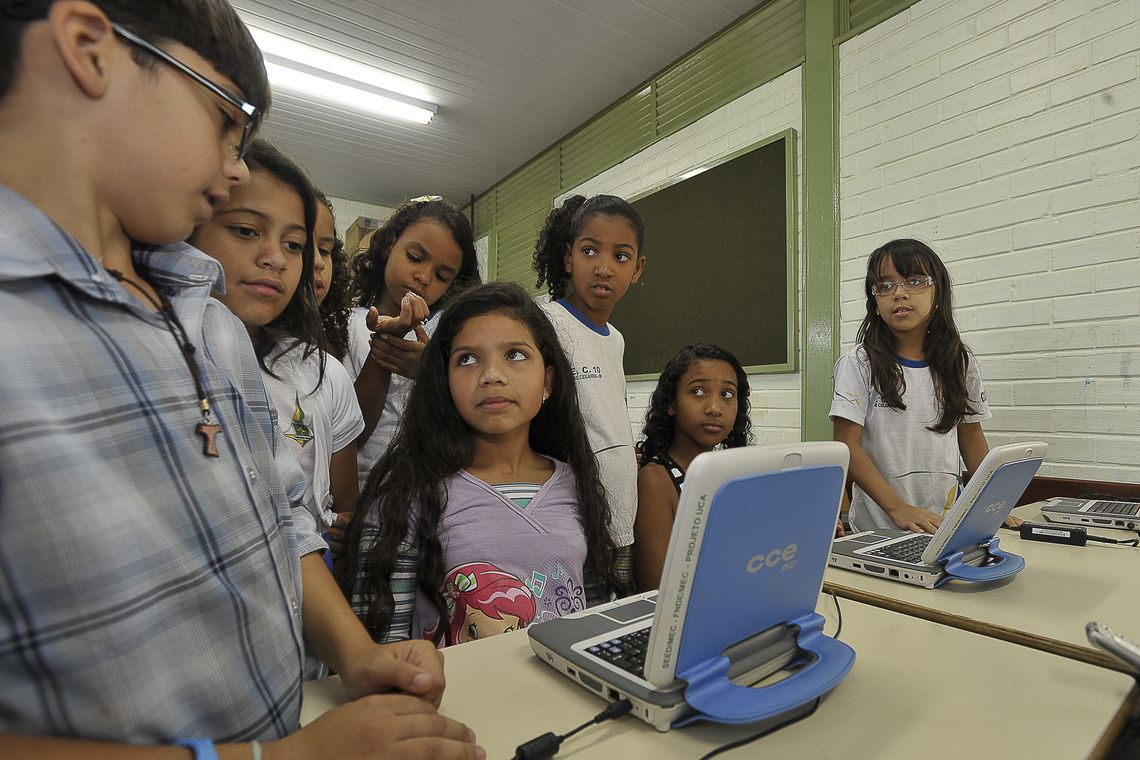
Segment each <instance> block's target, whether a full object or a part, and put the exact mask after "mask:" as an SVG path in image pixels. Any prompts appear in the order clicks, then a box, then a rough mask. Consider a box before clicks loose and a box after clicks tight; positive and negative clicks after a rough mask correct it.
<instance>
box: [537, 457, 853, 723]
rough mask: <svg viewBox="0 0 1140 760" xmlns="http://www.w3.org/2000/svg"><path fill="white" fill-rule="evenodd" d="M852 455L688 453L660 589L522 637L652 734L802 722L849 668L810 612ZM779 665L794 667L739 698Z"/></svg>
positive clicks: (843, 652)
mask: <svg viewBox="0 0 1140 760" xmlns="http://www.w3.org/2000/svg"><path fill="white" fill-rule="evenodd" d="M848 458H849V453H848V451H847V447H846V446H844V445H843V444H841V443H835V442H830V441H829V442H817V443H800V444H794V445H788V446H763V447H761V446H752V447H745V448H739V449H731V450H727V451H716V452H710V453H706V454H701V455H699V456H697V457H696V458H695V459H694V460H693V462H692V464H691V465H690V467H689V470H688V472H687V473H686V477H685V485H684V488H683V489H682V491H681V499H680V503H679V504H678V507H677V515H676V518H675V519H674V522H673V532H672V534H671V537H670V541H669V548H668V552H667V554H666V559H665V567H664V571H663V573H662V578H661V588H660V591H659V592H658V591H653V592H648V593H644V594H639V595H636V596H632V597H629V598H627V599H621V600H618V601H616V602H612V603H610V604H606V605H601V606H598V607H594V608H591V609H588V610H585V611H583V612H579V613H575V614H574V615H570V616H566V617H563V618H559V619H557V620H551V621H548V622H544V623H540V624H537V625H532V626H529V627H528V628H527V631H528V634H529V637H530V643H531V648H532V649H533V650H534V652H535V654H537V655H538V656H539V657H540V658H541V659H542V660H543V661H545V662H547V663H549V664H550V665H552V666H554V667H555V668H556V669H557V670H558V671H560V672H561V673H563V674H564V675H566V676H568V677H570V678H571V679H573V680H574V681H576V682H578V683H580V684H582V685H583V686H585V687H586V688H588V689H590V690H591V691H594V692H596V693H598V694H600V695H602V696H604V697H606V698H608V699H610V700H618V699H623V698H628V699H629V700H630V701H631V702H632V703H633V711H632V712H633V714H634V715H637V716H638V717H640V718H641V719H642V720H645V721H646V722H648V723H651V724H652V725H654V726H655V727H657V728H658V729H659V730H662V731H664V730H666V729H668V728H669V727H670V726H672V725H678V724H679V723H684V722H687V721H688V720H695V719H698V718H708V719H711V720H717V721H721V722H734V723H751V722H760V721H766V720H767V721H771V722H773V723H775V722H781V721H783V720H786V719H787V718H789V717H791V716H792V715H793V714H795V712H796V711H799V712H803V711H806V709H807V708H808V707H810V703H811V701H812V700H814V699H815V698H816V697H818V696H821V695H822V694H824V693H826V692H827V691H830V689H832V688H834V687H835V685H836V684H838V683H839V681H841V680H842V679H843V677H844V676H845V675H846V674H847V672H848V671H849V670H850V668H851V665H852V663H853V662H854V652H852V651H851V649H850V647H847V646H846V645H845V644H842V643H840V642H837V641H835V640H833V639H831V638H828V637H826V636H823V635H822V623H823V619H822V617H820V616H819V615H817V614H815V604H816V600H817V598H818V596H819V592H820V589H821V587H822V585H823V572H824V569H825V568H826V565H827V558H828V549H829V546H830V544H831V539H832V536H833V535H834V532H835V522H836V519H837V518H838V514H839V506H840V501H841V496H842V491H843V484H844V482H845V480H846V475H847V463H848ZM786 666H802V667H801V668H800V669H799V670H796V671H795V672H792V673H791V674H790V675H788V677H786V678H784V679H783V680H781V681H780V682H779V683H775V684H772V685H766V686H760V687H757V688H748V686H749V685H751V684H754V683H756V682H758V681H760V680H762V679H764V678H766V677H767V676H769V675H772V674H773V673H775V672H776V671H780V670H783V669H785V667H786ZM782 675H783V674H782ZM800 708H803V709H800Z"/></svg>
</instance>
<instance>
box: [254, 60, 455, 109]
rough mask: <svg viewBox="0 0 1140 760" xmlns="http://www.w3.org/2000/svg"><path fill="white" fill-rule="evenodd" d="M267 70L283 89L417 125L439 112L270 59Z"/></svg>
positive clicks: (270, 78) (267, 62)
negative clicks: (272, 61)
mask: <svg viewBox="0 0 1140 760" xmlns="http://www.w3.org/2000/svg"><path fill="white" fill-rule="evenodd" d="M265 72H266V73H267V74H268V75H269V81H270V82H272V83H273V84H274V85H276V86H279V87H281V88H283V89H286V90H292V91H293V92H299V93H301V94H302V95H311V96H312V97H314V98H321V99H323V100H333V101H336V102H338V103H344V104H346V105H348V106H351V107H353V108H357V109H360V110H361V111H367V112H369V113H376V114H380V115H381V116H395V117H397V118H400V119H405V120H407V121H414V122H416V123H417V124H428V123H430V122H431V119H432V117H433V116H435V112H434V111H431V110H429V109H427V108H421V107H419V106H414V105H412V104H410V103H405V102H403V101H402V100H396V99H395V98H389V97H386V96H384V95H380V94H377V93H375V92H369V91H368V90H362V89H360V88H358V87H350V86H349V85H346V84H341V83H340V82H334V81H333V80H331V79H322V78H321V77H318V76H314V75H313V74H308V73H305V72H304V71H298V70H297V69H290V68H288V67H286V66H282V65H280V64H277V63H270V62H269V61H266V62H265Z"/></svg>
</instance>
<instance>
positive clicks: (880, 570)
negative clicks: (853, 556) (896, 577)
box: [863, 565, 887, 573]
mask: <svg viewBox="0 0 1140 760" xmlns="http://www.w3.org/2000/svg"><path fill="white" fill-rule="evenodd" d="M863 567H865V568H867V569H868V570H870V571H871V572H872V573H885V572H886V571H887V569H886V568H885V567H876V566H874V565H863Z"/></svg>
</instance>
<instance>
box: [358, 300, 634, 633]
mask: <svg viewBox="0 0 1140 760" xmlns="http://www.w3.org/2000/svg"><path fill="white" fill-rule="evenodd" d="M609 523H610V511H609V505H608V503H607V501H606V492H605V490H604V489H603V488H602V483H601V480H600V479H599V477H598V464H597V461H596V460H595V459H594V455H593V452H592V451H591V449H590V445H589V442H588V440H587V438H586V427H585V423H584V422H583V420H582V413H581V411H580V410H579V408H578V396H577V393H576V391H575V387H574V380H573V373H572V372H571V369H570V364H569V362H567V360H566V355H565V354H564V353H563V352H562V348H561V346H560V345H559V342H558V337H557V335H556V334H555V332H554V328H553V327H552V326H551V324H550V321H549V320H548V319H547V318H546V315H545V314H544V313H543V311H542V309H541V308H540V307H539V306H538V304H536V303H535V302H534V301H533V300H532V299H531V298H530V297H529V296H528V295H527V294H526V293H525V292H524V291H523V290H522V288H520V287H519V286H518V285H515V284H513V283H492V284H490V285H484V286H481V287H478V288H474V289H472V290H468V291H466V292H465V293H463V294H461V295H460V296H459V297H457V298H456V299H455V300H454V301H453V302H452V303H451V304H450V305H449V306H448V308H447V310H446V311H444V312H443V314H442V315H441V317H440V318H439V327H438V328H437V330H436V332H435V335H434V337H433V338H432V340H431V342H430V343H428V345H427V348H426V350H425V351H424V354H423V362H422V366H421V368H420V373H419V376H418V377H417V379H416V383H415V384H414V385H413V386H412V388H411V392H410V394H409V396H408V405H407V409H406V410H405V414H404V420H403V422H402V423H401V424H400V426H399V429H398V430H397V432H396V437H395V439H394V440H393V441H392V447H391V448H390V449H389V450H388V453H387V454H385V455H384V457H383V458H382V459H381V460H380V463H379V464H377V466H376V467H375V469H373V470H372V474H371V475H370V476H369V478H368V482H367V485H366V486H365V488H364V494H363V495H362V496H361V499H360V509H359V510H358V511H357V513H356V515H355V517H354V518H353V521H352V524H351V528H350V530H349V535H348V545H349V547H350V548H349V555H348V561H347V562H345V564H344V565H343V566H342V567H341V568H340V570H341V572H340V573H339V575H338V580H339V581H340V583H341V585H342V588H344V590H345V592H346V594H348V596H349V598H350V600H351V602H352V607H353V609H354V611H355V612H356V613H357V615H358V616H359V617H360V618H361V620H362V621H363V622H364V624H365V627H366V628H367V629H368V630H369V632H370V633H371V634H372V636H373V638H375V639H376V640H377V641H392V640H398V639H406V638H409V637H410V638H429V639H431V640H432V641H434V642H436V643H437V644H441V645H449V644H454V643H457V642H458V641H463V640H467V639H475V638H482V637H483V636H485V635H491V634H493V633H496V632H502V631H504V630H506V629H507V628H514V627H523V626H525V625H526V624H527V623H529V622H531V621H535V620H537V621H541V620H545V619H549V618H553V617H559V616H562V615H565V614H568V613H571V612H575V611H577V610H581V609H584V608H585V607H587V606H590V605H593V604H596V603H598V602H601V601H604V600H606V599H607V598H609V597H611V596H612V595H613V594H614V593H615V592H620V591H623V590H624V589H623V588H621V585H620V583H619V582H618V580H617V578H616V577H615V576H614V574H613V572H612V570H611V566H612V563H613V559H614V543H613V539H612V538H611V537H610V532H609ZM471 563H477V565H478V566H480V567H483V566H486V567H488V568H491V569H493V570H494V574H493V575H494V577H495V578H499V579H500V580H502V579H505V578H507V577H508V576H512V577H513V578H515V579H517V580H518V581H520V582H521V583H522V584H523V585H525V587H526V589H527V591H529V596H530V597H532V598H533V606H530V603H528V607H527V610H526V611H525V614H523V613H522V612H520V608H519V607H517V606H515V605H513V604H512V605H506V606H503V607H501V608H498V609H492V608H491V607H490V606H481V607H479V606H477V607H476V612H472V609H471V608H470V606H469V605H467V604H457V603H456V602H457V601H458V598H457V596H456V595H457V594H459V593H460V592H463V591H471V590H473V589H477V588H479V587H480V586H481V585H482V586H484V587H486V588H487V589H489V588H490V587H489V586H487V584H491V582H492V578H491V577H490V576H486V575H485V576H484V577H483V578H482V580H480V578H479V577H477V576H470V573H466V572H459V573H455V572H454V571H455V570H456V569H457V568H469V569H470V568H471V567H473V566H474V565H472V564H471ZM492 585H493V584H492ZM517 585H518V584H515V586H516V587H515V589H514V591H512V592H511V593H510V594H509V595H513V596H515V597H518V596H528V595H526V594H521V592H519V589H518V588H517ZM449 600H450V604H449ZM492 601H493V600H492ZM516 601H520V600H519V599H516Z"/></svg>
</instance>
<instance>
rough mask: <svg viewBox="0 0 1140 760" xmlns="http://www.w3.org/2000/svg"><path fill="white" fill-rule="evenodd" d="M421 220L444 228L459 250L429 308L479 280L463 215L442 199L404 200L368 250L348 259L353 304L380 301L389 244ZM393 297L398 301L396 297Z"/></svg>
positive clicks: (439, 305) (437, 306)
mask: <svg viewBox="0 0 1140 760" xmlns="http://www.w3.org/2000/svg"><path fill="white" fill-rule="evenodd" d="M425 220H426V221H432V222H435V223H436V224H439V225H440V226H442V227H444V228H446V229H447V230H448V231H449V232H450V233H451V237H452V239H454V240H455V244H456V245H458V246H459V250H460V252H461V253H462V254H463V260H462V261H461V262H460V264H459V272H458V273H457V274H456V275H455V280H454V281H453V282H452V283H451V285H450V286H449V287H448V289H447V292H446V293H445V294H444V295H443V297H442V298H440V299H439V302H438V303H434V304H432V310H433V311H434V310H436V309H440V308H443V306H445V305H446V303H447V301H448V297H449V296H452V295H454V294H455V293H458V292H459V291H461V290H464V289H465V288H469V287H471V286H473V285H478V284H479V283H480V282H481V281H482V280H481V279H480V277H479V259H478V258H477V257H476V255H475V233H474V232H473V231H472V230H471V222H470V221H469V220H468V219H467V215H466V214H464V213H463V212H462V211H460V210H459V209H457V208H456V207H455V206H453V205H452V204H450V203H448V202H447V201H445V200H439V199H432V200H414V201H408V202H406V203H403V204H401V205H400V206H399V207H398V208H397V209H396V210H395V211H393V212H392V215H391V216H390V217H388V220H387V221H385V222H384V224H382V225H381V226H380V229H378V230H376V232H375V233H374V234H373V235H372V240H370V241H369V244H368V250H367V251H365V252H364V253H362V254H360V255H359V256H357V257H356V258H355V259H353V261H352V272H353V282H352V289H353V300H355V302H356V305H357V306H363V307H365V308H367V307H369V306H375V305H376V304H377V303H379V302H380V293H381V292H382V291H383V290H384V268H385V267H386V266H387V264H388V256H389V255H390V254H391V253H392V246H394V245H395V244H396V241H397V240H399V239H400V235H403V234H404V231H405V230H406V229H408V227H411V226H412V225H413V224H415V223H416V222H422V221H425ZM395 300H396V301H399V298H396V299H395Z"/></svg>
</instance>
